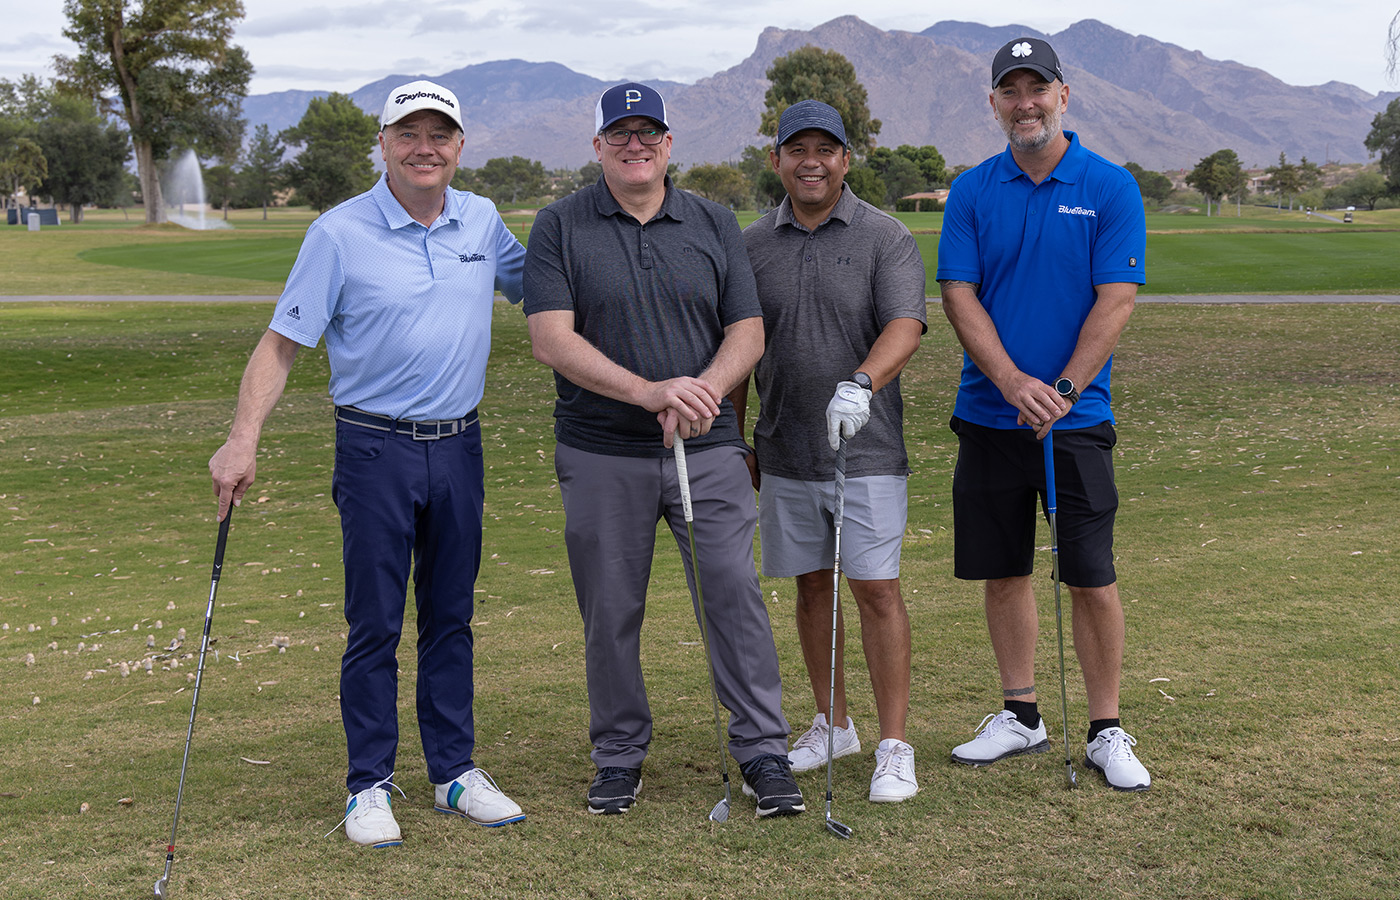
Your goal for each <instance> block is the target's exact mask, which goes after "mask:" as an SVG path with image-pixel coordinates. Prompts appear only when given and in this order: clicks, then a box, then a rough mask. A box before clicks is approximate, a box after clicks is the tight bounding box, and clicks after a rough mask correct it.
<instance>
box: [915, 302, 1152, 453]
mask: <svg viewBox="0 0 1400 900" xmlns="http://www.w3.org/2000/svg"><path fill="white" fill-rule="evenodd" d="M940 287H941V289H942V294H943V312H944V314H945V315H947V316H948V321H949V322H950V323H952V325H953V331H954V332H956V333H957V336H958V341H959V342H960V343H961V344H962V345H963V349H965V350H966V351H967V355H968V356H969V357H971V358H972V362H973V363H974V364H975V365H976V366H977V368H979V369H981V370H982V371H983V373H985V374H986V376H987V377H988V378H990V379H991V380H992V383H993V384H995V385H996V386H997V388H998V389H999V390H1000V391H1001V394H1002V396H1003V397H1005V398H1006V402H1008V403H1010V404H1011V405H1012V406H1014V407H1016V409H1017V412H1018V415H1017V417H1016V421H1017V424H1020V425H1031V426H1032V427H1033V428H1035V430H1036V437H1038V438H1043V437H1045V435H1046V433H1047V432H1049V430H1050V426H1051V425H1052V424H1054V422H1055V420H1056V419H1058V418H1060V417H1061V416H1063V415H1064V414H1065V413H1067V412H1069V404H1068V403H1067V402H1065V401H1064V400H1062V399H1061V398H1060V395H1059V394H1058V393H1056V391H1055V388H1054V387H1053V386H1051V385H1048V384H1046V383H1045V382H1043V381H1041V380H1040V379H1039V378H1035V377H1033V376H1031V375H1028V374H1026V373H1025V372H1022V371H1021V370H1020V369H1018V368H1017V367H1016V364H1015V363H1014V362H1012V360H1011V357H1010V356H1009V355H1007V353H1006V348H1005V347H1003V346H1002V343H1001V338H1000V337H999V336H998V335H997V330H996V326H995V325H994V324H992V319H991V317H990V316H989V315H987V311H986V310H985V309H984V308H983V307H982V304H981V302H980V301H979V300H978V299H977V290H976V287H977V286H976V285H972V284H969V283H967V282H964V281H944V282H940ZM1094 290H1095V295H1096V297H1097V299H1096V300H1095V303H1094V308H1093V309H1092V310H1090V311H1089V316H1088V318H1087V319H1085V321H1084V325H1083V326H1082V327H1081V328H1080V330H1079V338H1078V341H1077V342H1076V344H1075V348H1074V353H1073V355H1072V356H1071V357H1070V361H1069V363H1068V364H1067V365H1066V366H1065V371H1064V372H1063V374H1064V375H1065V376H1066V377H1068V378H1070V379H1071V380H1072V381H1073V382H1074V383H1075V384H1076V385H1079V386H1081V387H1082V386H1083V385H1086V384H1088V383H1089V382H1091V381H1093V380H1094V378H1095V376H1097V375H1098V374H1099V370H1100V369H1102V368H1103V366H1104V363H1106V362H1108V358H1109V356H1111V355H1112V354H1113V348H1114V347H1115V346H1117V344H1118V338H1119V336H1120V335H1121V334H1122V333H1123V328H1124V327H1125V326H1126V325H1127V324H1128V316H1129V315H1130V314H1131V313H1132V311H1133V304H1134V302H1135V300H1136V298H1137V285H1135V284H1128V283H1122V282H1115V283H1111V284H1101V285H1098V286H1097V287H1096V288H1095V289H1094Z"/></svg>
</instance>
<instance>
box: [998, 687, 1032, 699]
mask: <svg viewBox="0 0 1400 900" xmlns="http://www.w3.org/2000/svg"><path fill="white" fill-rule="evenodd" d="M1034 693H1035V685H1031V686H1030V687H1023V688H1002V689H1001V695H1002V696H1003V697H1025V696H1027V695H1028V694H1034Z"/></svg>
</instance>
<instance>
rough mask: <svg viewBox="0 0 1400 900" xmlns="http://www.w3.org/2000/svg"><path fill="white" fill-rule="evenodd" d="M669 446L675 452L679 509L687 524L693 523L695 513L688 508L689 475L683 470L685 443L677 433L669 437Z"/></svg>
mask: <svg viewBox="0 0 1400 900" xmlns="http://www.w3.org/2000/svg"><path fill="white" fill-rule="evenodd" d="M671 446H672V447H673V448H675V451H676V481H678V482H679V483H680V486H681V509H682V510H684V512H685V520H686V521H687V522H694V521H695V513H694V512H693V511H692V510H691V508H690V473H689V472H688V471H686V468H685V441H684V440H682V439H681V436H680V433H679V432H677V433H676V434H674V435H673V436H672V437H671Z"/></svg>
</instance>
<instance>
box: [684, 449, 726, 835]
mask: <svg viewBox="0 0 1400 900" xmlns="http://www.w3.org/2000/svg"><path fill="white" fill-rule="evenodd" d="M671 446H672V447H674V448H675V450H676V480H677V481H678V482H680V486H681V509H682V510H684V511H685V530H686V532H687V533H688V534H689V535H690V570H691V572H692V573H694V575H695V599H696V604H697V605H698V607H699V609H700V640H701V641H702V642H703V643H704V647H705V674H706V675H708V676H709V679H710V702H712V703H713V704H714V707H715V740H716V741H717V742H718V743H719V770H720V772H721V773H723V776H724V799H722V800H720V801H719V802H718V803H716V804H715V808H714V809H712V810H710V821H712V822H723V821H725V820H727V819H728V818H729V754H728V752H727V751H726V750H725V749H724V729H723V728H722V727H721V726H720V721H719V692H718V691H716V690H715V663H714V659H713V658H712V657H711V656H710V626H709V622H708V621H706V619H705V592H704V590H702V589H701V587H700V558H699V557H698V556H696V555H695V512H694V510H692V509H691V506H690V474H689V473H688V472H687V471H686V468H685V441H683V440H681V436H680V434H679V433H677V434H674V435H673V436H672V438H671Z"/></svg>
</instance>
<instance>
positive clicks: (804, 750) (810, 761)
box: [788, 713, 860, 772]
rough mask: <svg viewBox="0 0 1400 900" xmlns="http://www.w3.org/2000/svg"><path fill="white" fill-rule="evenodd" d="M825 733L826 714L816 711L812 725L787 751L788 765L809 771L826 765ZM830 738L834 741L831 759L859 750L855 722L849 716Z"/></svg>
mask: <svg viewBox="0 0 1400 900" xmlns="http://www.w3.org/2000/svg"><path fill="white" fill-rule="evenodd" d="M826 733H827V725H826V715H825V714H824V713H817V715H816V718H814V719H812V727H811V728H808V729H807V731H806V732H804V733H803V735H802V736H801V737H800V738H798V739H797V741H796V742H795V743H794V744H793V745H792V749H791V750H789V751H788V765H790V766H792V771H794V772H810V771H812V770H813V769H818V768H821V767H822V766H824V765H826V740H827V737H826ZM832 740H834V741H835V751H834V752H833V753H832V758H833V759H840V758H841V757H843V756H850V755H851V754H852V753H859V752H860V737H859V736H857V735H856V723H855V722H852V721H851V717H850V716H847V717H846V727H845V728H842V727H841V726H839V725H838V726H837V727H836V734H835V736H834V737H833V738H832Z"/></svg>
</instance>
